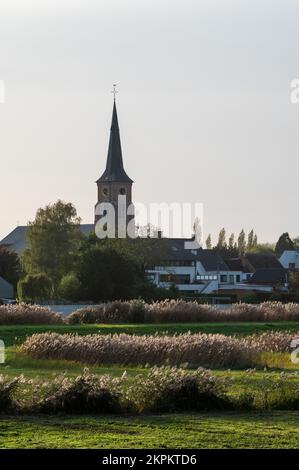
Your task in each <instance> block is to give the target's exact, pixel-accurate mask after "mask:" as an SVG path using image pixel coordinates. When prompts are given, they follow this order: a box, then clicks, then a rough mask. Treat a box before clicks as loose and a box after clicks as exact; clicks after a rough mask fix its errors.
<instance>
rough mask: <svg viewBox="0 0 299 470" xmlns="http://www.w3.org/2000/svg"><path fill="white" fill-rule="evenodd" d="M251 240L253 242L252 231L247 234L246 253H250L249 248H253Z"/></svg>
mask: <svg viewBox="0 0 299 470" xmlns="http://www.w3.org/2000/svg"><path fill="white" fill-rule="evenodd" d="M253 240H254V231H253V229H252V230H250V232H249V233H248V237H247V250H248V251H250V250H251V248H253Z"/></svg>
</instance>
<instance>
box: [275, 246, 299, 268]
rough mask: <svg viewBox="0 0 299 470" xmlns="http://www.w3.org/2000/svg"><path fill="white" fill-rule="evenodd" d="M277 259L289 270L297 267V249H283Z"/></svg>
mask: <svg viewBox="0 0 299 470" xmlns="http://www.w3.org/2000/svg"><path fill="white" fill-rule="evenodd" d="M279 261H280V264H282V266H283V267H284V268H285V269H289V270H291V271H294V270H295V269H299V251H296V250H285V251H284V252H283V253H282V255H281V257H280V258H279Z"/></svg>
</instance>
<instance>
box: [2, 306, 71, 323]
mask: <svg viewBox="0 0 299 470" xmlns="http://www.w3.org/2000/svg"><path fill="white" fill-rule="evenodd" d="M62 323H63V320H62V317H61V315H59V314H55V313H53V312H52V311H51V309H50V308H48V307H42V306H40V305H29V304H25V303H20V304H16V305H0V325H26V324H30V325H59V324H62Z"/></svg>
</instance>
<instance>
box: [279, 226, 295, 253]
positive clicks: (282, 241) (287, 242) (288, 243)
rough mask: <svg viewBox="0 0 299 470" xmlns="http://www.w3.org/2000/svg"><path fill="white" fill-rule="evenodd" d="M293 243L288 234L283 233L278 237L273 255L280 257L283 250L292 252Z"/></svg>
mask: <svg viewBox="0 0 299 470" xmlns="http://www.w3.org/2000/svg"><path fill="white" fill-rule="evenodd" d="M294 248H295V246H294V242H293V240H292V239H291V237H290V235H289V234H288V232H285V233H283V234H282V235H280V237H279V239H278V241H277V243H276V246H275V253H276V254H277V255H278V256H280V255H282V253H283V252H284V251H285V250H294Z"/></svg>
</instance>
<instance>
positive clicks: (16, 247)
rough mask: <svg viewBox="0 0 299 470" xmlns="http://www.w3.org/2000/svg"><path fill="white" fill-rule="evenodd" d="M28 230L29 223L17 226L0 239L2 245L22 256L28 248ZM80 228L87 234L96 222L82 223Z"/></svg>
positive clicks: (92, 229)
mask: <svg viewBox="0 0 299 470" xmlns="http://www.w3.org/2000/svg"><path fill="white" fill-rule="evenodd" d="M27 230H28V226H27V225H20V226H19V227H16V228H15V229H14V230H13V231H12V232H10V233H9V234H8V235H7V236H6V237H5V238H3V240H1V241H0V245H3V246H5V247H6V248H7V249H9V250H10V251H15V252H16V253H17V254H18V255H19V256H20V255H21V254H22V253H23V252H24V251H25V249H26V245H27V243H26V237H27ZM80 230H81V232H82V233H83V235H86V236H87V235H89V234H90V233H92V232H93V231H94V224H81V225H80Z"/></svg>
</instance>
